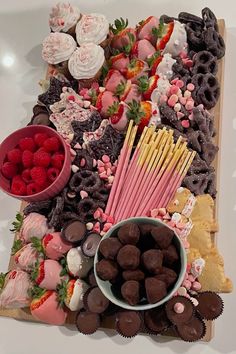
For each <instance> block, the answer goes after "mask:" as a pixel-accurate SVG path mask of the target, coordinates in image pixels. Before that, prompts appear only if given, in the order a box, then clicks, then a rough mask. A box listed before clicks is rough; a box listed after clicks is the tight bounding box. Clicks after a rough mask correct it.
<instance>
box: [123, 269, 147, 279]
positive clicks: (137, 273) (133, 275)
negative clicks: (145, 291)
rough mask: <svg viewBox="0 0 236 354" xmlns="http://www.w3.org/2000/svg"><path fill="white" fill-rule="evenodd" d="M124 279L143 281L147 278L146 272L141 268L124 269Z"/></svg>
mask: <svg viewBox="0 0 236 354" xmlns="http://www.w3.org/2000/svg"><path fill="white" fill-rule="evenodd" d="M122 276H123V278H124V280H137V281H141V280H143V279H144V278H145V275H144V273H143V272H142V271H141V270H140V269H135V270H124V271H123V273H122Z"/></svg>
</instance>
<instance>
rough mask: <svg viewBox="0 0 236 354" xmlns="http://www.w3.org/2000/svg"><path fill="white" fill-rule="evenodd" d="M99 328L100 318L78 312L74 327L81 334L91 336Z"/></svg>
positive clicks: (82, 311) (81, 311)
mask: <svg viewBox="0 0 236 354" xmlns="http://www.w3.org/2000/svg"><path fill="white" fill-rule="evenodd" d="M99 326H100V317H99V315H98V314H97V313H92V312H89V311H85V310H80V311H79V312H78V314H77V316H76V327H77V329H78V331H79V332H81V333H83V334H93V333H94V332H96V330H97V329H98V327H99Z"/></svg>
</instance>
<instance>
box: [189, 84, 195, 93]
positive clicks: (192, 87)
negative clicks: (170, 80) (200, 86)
mask: <svg viewBox="0 0 236 354" xmlns="http://www.w3.org/2000/svg"><path fill="white" fill-rule="evenodd" d="M194 89H195V86H194V84H192V83H189V84H188V85H187V90H189V91H193V90H194Z"/></svg>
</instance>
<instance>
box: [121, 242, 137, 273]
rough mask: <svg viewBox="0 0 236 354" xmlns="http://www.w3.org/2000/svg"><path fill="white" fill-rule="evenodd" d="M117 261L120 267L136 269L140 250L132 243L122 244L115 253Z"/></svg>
mask: <svg viewBox="0 0 236 354" xmlns="http://www.w3.org/2000/svg"><path fill="white" fill-rule="evenodd" d="M117 262H118V263H119V265H120V267H121V268H122V269H126V270H130V269H131V270H132V269H136V268H138V266H139V263H140V250H139V249H138V248H137V247H135V246H133V245H125V246H123V247H122V248H121V249H120V250H119V252H118V255H117Z"/></svg>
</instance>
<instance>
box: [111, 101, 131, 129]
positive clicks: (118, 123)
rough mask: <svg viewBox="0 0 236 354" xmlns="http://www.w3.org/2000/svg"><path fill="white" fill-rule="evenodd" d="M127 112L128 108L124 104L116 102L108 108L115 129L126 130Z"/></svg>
mask: <svg viewBox="0 0 236 354" xmlns="http://www.w3.org/2000/svg"><path fill="white" fill-rule="evenodd" d="M127 110H128V106H127V105H126V104H125V103H124V102H120V103H118V102H115V103H114V104H113V105H112V106H110V107H109V108H108V110H107V112H108V115H109V120H110V123H111V126H112V127H113V128H114V129H117V130H119V131H123V130H125V128H126V126H127V123H128V118H127V115H126V114H127Z"/></svg>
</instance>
